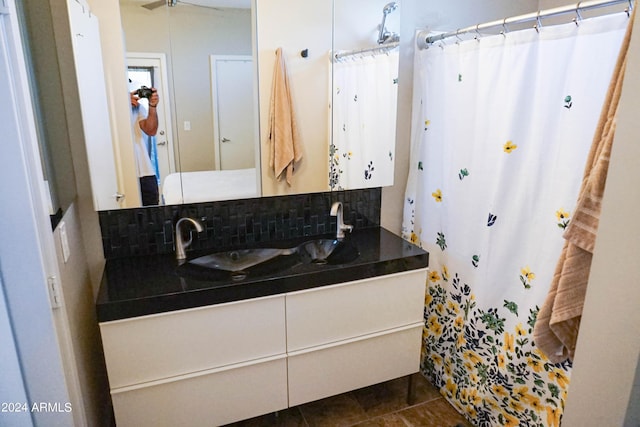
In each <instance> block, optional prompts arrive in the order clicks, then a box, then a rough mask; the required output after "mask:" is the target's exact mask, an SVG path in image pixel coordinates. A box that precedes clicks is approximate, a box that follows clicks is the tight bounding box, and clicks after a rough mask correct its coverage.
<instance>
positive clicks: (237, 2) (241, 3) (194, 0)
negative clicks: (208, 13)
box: [120, 0, 251, 9]
mask: <svg viewBox="0 0 640 427" xmlns="http://www.w3.org/2000/svg"><path fill="white" fill-rule="evenodd" d="M177 2H178V5H177V6H179V5H180V4H183V5H194V6H206V7H217V8H235V9H249V8H251V0H177ZM120 3H121V4H123V3H124V4H137V5H140V6H142V5H144V4H148V3H155V1H154V0H120Z"/></svg>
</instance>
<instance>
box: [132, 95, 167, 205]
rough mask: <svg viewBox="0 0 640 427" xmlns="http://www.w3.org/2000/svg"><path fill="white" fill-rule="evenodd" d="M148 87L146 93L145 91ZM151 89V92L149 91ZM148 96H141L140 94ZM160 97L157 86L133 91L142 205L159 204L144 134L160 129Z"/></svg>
mask: <svg viewBox="0 0 640 427" xmlns="http://www.w3.org/2000/svg"><path fill="white" fill-rule="evenodd" d="M144 89H146V90H147V91H146V93H144V92H145V91H144ZM149 91H150V93H149ZM141 94H142V95H148V97H140V95H141ZM159 101H160V98H159V97H158V92H157V91H156V89H155V88H145V87H143V88H142V91H140V90H138V89H136V90H134V91H132V92H131V126H132V128H133V149H134V154H135V159H136V172H137V175H138V179H139V181H140V195H141V197H142V206H152V205H157V204H159V201H160V196H159V191H158V181H157V178H156V174H155V170H154V168H153V165H152V163H151V159H150V158H149V152H148V151H147V148H146V145H145V141H144V135H143V133H142V132H144V133H145V134H147V135H149V136H154V135H155V134H156V132H157V131H158V113H157V112H156V107H157V105H158V102H159Z"/></svg>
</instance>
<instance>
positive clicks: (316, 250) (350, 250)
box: [298, 239, 360, 264]
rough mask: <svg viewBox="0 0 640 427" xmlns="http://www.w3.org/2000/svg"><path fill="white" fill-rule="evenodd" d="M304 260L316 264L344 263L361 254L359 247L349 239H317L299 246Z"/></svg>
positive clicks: (299, 251)
mask: <svg viewBox="0 0 640 427" xmlns="http://www.w3.org/2000/svg"><path fill="white" fill-rule="evenodd" d="M298 253H299V254H300V257H301V258H302V260H303V261H306V262H312V263H314V264H344V263H347V262H351V261H353V260H354V259H356V258H357V257H358V255H360V253H359V252H358V249H357V248H356V247H355V246H354V245H353V244H351V243H350V242H349V241H348V240H337V239H316V240H309V241H308V242H304V243H303V244H301V245H300V246H298Z"/></svg>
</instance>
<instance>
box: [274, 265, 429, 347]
mask: <svg viewBox="0 0 640 427" xmlns="http://www.w3.org/2000/svg"><path fill="white" fill-rule="evenodd" d="M426 277H427V270H426V269H422V270H412V271H409V272H404V273H398V274H390V275H387V276H379V277H375V278H372V279H366V280H358V281H354V282H348V283H343V284H339V285H334V286H326V287H323V288H316V289H310V290H305V291H300V292H292V293H290V294H287V304H286V306H287V349H288V351H296V350H300V349H304V348H309V347H313V346H316V345H322V344H326V343H331V342H335V341H340V340H344V339H349V338H353V337H358V336H362V335H366V334H370V333H375V332H378V331H383V330H387V329H392V328H395V327H399V326H404V325H409V324H412V323H415V322H420V321H422V313H423V310H424V292H425V282H426Z"/></svg>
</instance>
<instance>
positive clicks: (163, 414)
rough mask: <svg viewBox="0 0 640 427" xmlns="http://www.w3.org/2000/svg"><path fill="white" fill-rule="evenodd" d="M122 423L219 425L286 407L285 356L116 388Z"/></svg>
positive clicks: (113, 393)
mask: <svg viewBox="0 0 640 427" xmlns="http://www.w3.org/2000/svg"><path fill="white" fill-rule="evenodd" d="M111 397H112V400H113V408H114V412H115V416H116V421H117V423H118V427H129V426H130V427H141V426H153V427H164V426H166V427H178V426H179V427H192V426H193V427H201V426H219V425H222V424H228V423H231V422H235V421H239V420H242V419H246V418H252V417H256V416H258V415H262V414H266V413H269V412H275V411H279V410H282V409H285V408H286V407H287V362H286V355H281V356H278V357H274V358H271V359H268V360H260V361H254V362H251V363H245V364H241V365H239V366H231V367H225V368H222V369H218V370H215V371H212V372H200V373H197V374H194V375H187V376H183V377H178V378H172V379H170V380H168V381H164V382H163V381H157V382H154V383H150V384H145V385H144V386H134V387H125V388H122V389H117V390H112V391H111Z"/></svg>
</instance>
